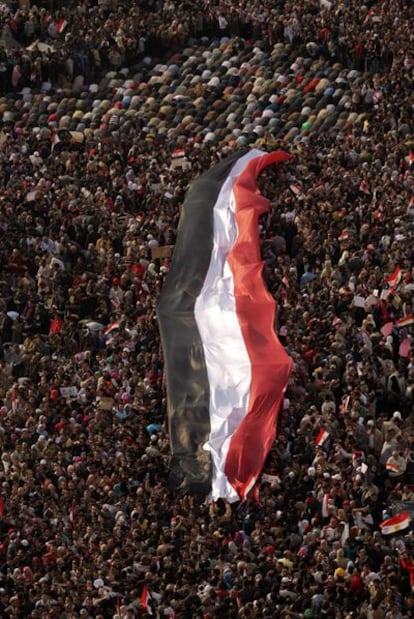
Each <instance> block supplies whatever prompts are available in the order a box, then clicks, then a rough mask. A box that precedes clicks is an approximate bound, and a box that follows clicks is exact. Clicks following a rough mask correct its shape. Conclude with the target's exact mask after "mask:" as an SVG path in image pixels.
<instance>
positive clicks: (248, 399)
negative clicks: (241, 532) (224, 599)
mask: <svg viewBox="0 0 414 619" xmlns="http://www.w3.org/2000/svg"><path fill="white" fill-rule="evenodd" d="M290 158H291V155H289V154H287V153H284V152H282V151H276V152H272V153H265V152H262V151H260V150H251V151H248V152H236V153H233V154H231V155H230V156H229V157H227V158H226V159H224V160H222V161H221V162H220V163H219V164H217V165H216V166H214V167H213V168H211V169H210V170H208V171H207V172H206V173H204V174H203V175H201V176H200V177H199V178H198V179H197V180H196V181H194V182H193V183H192V185H191V186H190V189H189V191H188V194H187V196H186V199H185V201H184V204H183V208H182V213H181V218H180V223H179V226H178V235H177V242H176V245H175V250H174V254H173V260H172V265H171V268H170V271H169V273H168V276H167V280H166V283H165V286H164V288H163V290H162V291H161V295H160V298H159V301H158V306H157V316H158V320H159V325H160V332H161V340H162V344H163V350H164V360H165V370H166V385H167V400H168V422H169V432H170V444H171V451H172V457H171V463H170V488H171V489H172V490H175V491H180V492H184V493H185V492H190V493H201V494H204V495H209V496H210V498H211V499H213V500H216V499H218V498H224V499H226V500H228V501H230V502H234V501H237V500H240V499H244V498H246V496H247V495H248V493H249V492H250V490H251V489H252V488H253V487H254V485H255V483H256V481H257V479H258V477H259V475H260V472H261V470H262V468H263V464H264V461H265V459H266V457H267V454H268V453H269V450H270V447H271V445H272V442H273V440H274V437H275V433H276V421H277V415H278V412H279V408H280V405H281V402H282V399H283V394H284V392H285V389H286V386H287V381H288V378H289V374H290V369H291V360H290V358H289V357H288V355H287V353H286V352H285V350H284V348H283V346H282V345H281V343H280V342H279V340H278V338H277V335H276V332H275V329H274V325H275V312H276V304H275V301H274V299H273V298H272V297H271V295H270V294H269V293H268V291H267V290H266V288H265V285H264V281H263V277H262V268H263V262H262V260H261V256H260V243H259V232H258V220H259V216H260V215H262V214H263V213H266V212H267V211H268V209H269V201H268V200H267V199H266V198H264V197H263V196H261V195H260V194H259V193H258V190H257V185H256V179H257V177H258V175H259V174H260V172H261V171H262V170H263V169H264V167H266V166H268V165H270V164H275V163H282V162H285V161H288V160H289V159H290Z"/></svg>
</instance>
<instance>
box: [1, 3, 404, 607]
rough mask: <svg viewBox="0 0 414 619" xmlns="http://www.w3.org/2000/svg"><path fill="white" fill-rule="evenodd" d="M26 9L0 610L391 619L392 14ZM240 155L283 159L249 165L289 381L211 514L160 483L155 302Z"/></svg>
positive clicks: (397, 586)
mask: <svg viewBox="0 0 414 619" xmlns="http://www.w3.org/2000/svg"><path fill="white" fill-rule="evenodd" d="M43 4H44V3H42V6H41V7H38V6H35V5H32V6H29V7H28V8H27V9H17V10H14V9H13V10H11V9H10V8H8V7H7V6H6V5H5V4H2V5H1V28H2V30H1V33H2V34H1V42H2V43H3V47H2V51H1V64H0V70H1V72H2V78H1V80H0V84H1V86H0V88H1V94H2V98H1V99H0V113H1V129H0V144H1V149H0V161H1V166H0V170H1V175H0V184H1V191H0V227H1V231H2V244H1V246H0V265H1V279H0V287H1V297H0V338H1V359H0V363H1V371H0V441H1V467H0V478H1V479H0V483H1V490H0V514H1V519H0V559H1V563H0V564H1V572H0V616H3V617H7V618H12V617H16V618H17V617H18V618H25V619H26V618H28V617H33V618H35V619H36V618H41V619H43V618H46V617H48V618H49V617H57V618H59V619H70V618H75V619H77V618H80V617H82V618H83V617H85V618H88V617H94V618H96V619H98V618H101V617H103V618H104V619H106V618H111V619H115V618H117V619H119V618H122V619H124V618H127V617H147V616H150V615H151V613H152V615H153V616H159V617H164V616H165V617H176V618H177V619H180V618H183V619H185V618H187V617H188V618H190V617H191V618H198V617H200V618H204V619H205V618H207V617H229V618H231V617H243V618H247V617H263V618H265V617H268V618H269V617H292V618H293V617H320V618H322V617H327V618H334V617H335V618H338V619H339V618H344V619H345V618H349V617H360V618H362V617H364V618H365V617H369V618H372V619H374V618H375V619H377V618H378V617H392V618H393V619H395V618H397V617H404V618H408V617H410V616H411V614H412V609H413V605H414V602H413V599H414V598H413V591H412V584H410V576H411V574H412V561H414V543H413V536H412V531H411V527H410V525H409V523H408V522H406V520H401V522H402V523H403V524H402V526H403V527H404V528H402V529H400V530H399V529H398V526H397V527H396V528H395V532H394V533H392V532H391V533H384V532H383V527H381V526H380V525H381V523H383V521H385V520H387V519H389V518H391V517H392V516H394V515H396V514H401V513H405V512H406V511H407V510H408V511H410V510H411V514H412V513H413V487H412V482H413V462H414V456H413V451H414V428H413V423H412V411H413V384H414V383H413V379H414V356H413V352H412V348H411V342H412V328H413V327H412V325H413V324H414V319H412V315H413V314H414V311H413V294H412V291H413V288H414V284H413V274H414V271H413V268H414V254H413V250H412V235H413V216H414V208H413V203H414V199H413V196H414V177H413V171H414V155H413V152H414V137H413V120H412V119H413V118H414V114H413V104H412V80H413V69H414V61H413V57H412V44H413V34H412V21H413V17H414V16H413V8H412V6H411V3H409V2H403V1H400V0H398V1H395V2H392V3H390V2H388V1H386V0H384V1H378V2H375V1H367V2H355V1H354V0H349V1H348V2H339V0H338V1H334V0H331V1H330V2H319V1H318V2H316V1H315V2H309V1H307V2H294V3H293V2H276V3H275V2H264V3H259V4H254V3H251V2H247V1H244V0H243V1H242V2H241V3H239V4H238V5H237V6H236V5H235V4H234V3H231V2H220V3H204V2H185V3H183V2H179V3H178V2H174V1H169V2H166V3H157V2H147V3H142V2H131V3H120V2H81V3H70V4H69V5H68V6H66V3H65V7H63V6H61V5H63V3H50V4H48V6H47V8H45V7H44V6H43ZM35 42H37V45H35ZM41 44H42V45H41ZM251 146H256V147H258V148H262V149H263V150H271V149H274V148H282V149H284V150H286V151H289V152H290V153H292V154H293V155H294V159H293V162H292V163H289V164H287V165H286V166H285V167H284V173H283V174H276V173H274V172H272V171H267V172H266V174H264V175H263V176H262V177H261V178H260V179H259V185H260V189H261V191H262V193H263V194H264V195H266V196H267V197H268V198H269V199H270V200H271V202H272V209H271V212H270V215H269V216H268V217H267V218H266V219H264V220H263V221H261V224H260V233H261V241H262V249H263V259H264V263H265V267H264V278H265V281H266V285H267V286H268V289H269V290H270V291H271V293H272V294H273V296H274V297H275V299H276V301H277V304H278V315H277V332H278V335H279V338H280V340H281V342H282V343H283V345H284V346H285V347H286V350H287V351H288V353H289V355H290V356H291V358H292V360H293V369H292V373H291V377H290V382H289V386H288V390H287V392H286V394H285V401H284V405H283V407H282V410H281V411H280V414H279V424H278V434H277V439H276V441H275V444H274V446H273V448H272V451H271V453H270V455H269V457H268V459H267V462H266V465H265V467H264V470H263V475H262V478H261V480H260V482H259V501H256V500H253V499H252V500H249V501H247V502H244V503H235V504H232V505H228V504H225V503H224V502H222V501H218V502H217V503H213V504H209V503H208V502H207V501H204V500H203V499H201V498H200V497H191V496H186V497H180V496H175V495H172V494H170V493H169V492H168V490H167V487H166V479H167V477H168V467H169V440H168V421H167V417H166V395H165V385H164V381H163V353H162V349H161V346H160V339H159V333H158V324H157V316H156V311H155V306H156V300H157V298H158V295H159V292H160V290H161V288H162V286H163V284H164V281H165V278H166V276H167V274H168V270H169V267H170V261H171V248H172V247H173V246H174V243H175V238H176V231H177V225H178V220H179V214H180V205H181V204H182V202H183V199H184V196H185V193H186V190H187V188H188V185H189V183H190V181H191V180H192V179H193V178H194V177H196V176H197V175H198V174H199V173H200V172H202V171H203V170H206V169H208V168H209V167H210V166H211V165H213V164H214V163H215V162H217V161H218V160H220V159H221V158H223V157H224V156H225V155H226V154H228V153H229V152H232V151H233V150H235V149H238V148H242V147H251Z"/></svg>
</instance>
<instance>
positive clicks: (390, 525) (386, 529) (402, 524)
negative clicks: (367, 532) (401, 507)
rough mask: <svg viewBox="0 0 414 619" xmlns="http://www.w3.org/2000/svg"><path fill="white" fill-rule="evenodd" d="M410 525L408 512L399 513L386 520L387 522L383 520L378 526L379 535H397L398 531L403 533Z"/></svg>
mask: <svg viewBox="0 0 414 619" xmlns="http://www.w3.org/2000/svg"><path fill="white" fill-rule="evenodd" d="M409 524H410V514H409V513H408V511H404V512H400V513H399V514H396V515H395V516H392V518H387V520H383V521H382V522H381V524H380V527H381V533H382V534H383V535H391V534H392V533H398V531H403V530H404V529H406V528H407V527H408V526H409Z"/></svg>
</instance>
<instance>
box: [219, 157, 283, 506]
mask: <svg viewBox="0 0 414 619" xmlns="http://www.w3.org/2000/svg"><path fill="white" fill-rule="evenodd" d="M290 158H291V156H290V155H288V154H287V153H284V152H282V151H276V152H272V153H267V154H263V155H262V156H258V157H255V158H254V159H251V160H250V161H249V162H248V163H247V164H246V165H245V167H244V169H243V171H242V172H241V173H240V175H239V176H238V177H237V180H236V182H235V184H234V187H233V195H234V200H235V204H234V207H235V219H236V224H237V229H238V236H237V238H236V241H235V243H234V245H233V247H232V249H231V251H230V252H229V255H228V263H229V266H230V269H231V271H232V274H233V279H234V295H235V302H236V312H237V317H238V322H239V325H240V329H241V333H242V337H243V340H244V343H245V346H246V349H247V353H248V356H249V358H250V362H251V380H250V392H249V400H248V407H247V413H246V415H245V417H244V419H243V420H242V421H241V423H240V425H239V426H238V427H237V429H236V430H235V432H234V434H233V435H232V437H231V440H230V444H229V450H228V454H227V458H226V463H225V474H226V477H227V479H228V481H229V482H230V484H231V485H232V486H233V488H235V489H236V491H237V493H238V495H239V496H240V498H241V499H245V498H246V496H247V494H248V493H249V491H250V490H251V489H252V488H253V487H254V485H255V483H256V481H257V479H258V477H259V475H260V472H261V470H262V468H263V464H264V461H265V459H266V457H267V454H268V453H269V451H270V448H271V446H272V443H273V440H274V438H275V435H276V421H277V416H278V413H279V409H280V405H281V403H282V400H283V395H284V392H285V390H286V386H287V383H288V379H289V375H290V370H291V366H292V362H291V360H290V358H289V357H288V355H287V354H286V352H285V350H284V348H283V346H282V344H281V343H280V341H279V339H278V338H277V335H276V333H275V330H274V321H275V311H276V304H275V301H274V299H273V297H271V295H270V294H269V292H268V291H267V289H266V287H265V286H264V283H263V277H262V270H263V262H262V260H261V256H260V244H259V242H258V220H259V216H260V215H261V214H262V213H266V212H267V211H268V209H269V201H268V200H267V199H266V198H265V197H264V196H261V195H259V194H258V193H257V185H256V178H257V177H258V175H259V174H260V172H261V171H262V170H263V169H264V168H265V167H266V166H268V165H271V164H273V163H282V162H284V161H288V160H289V159H290ZM252 196H255V198H254V200H253V201H252Z"/></svg>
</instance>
